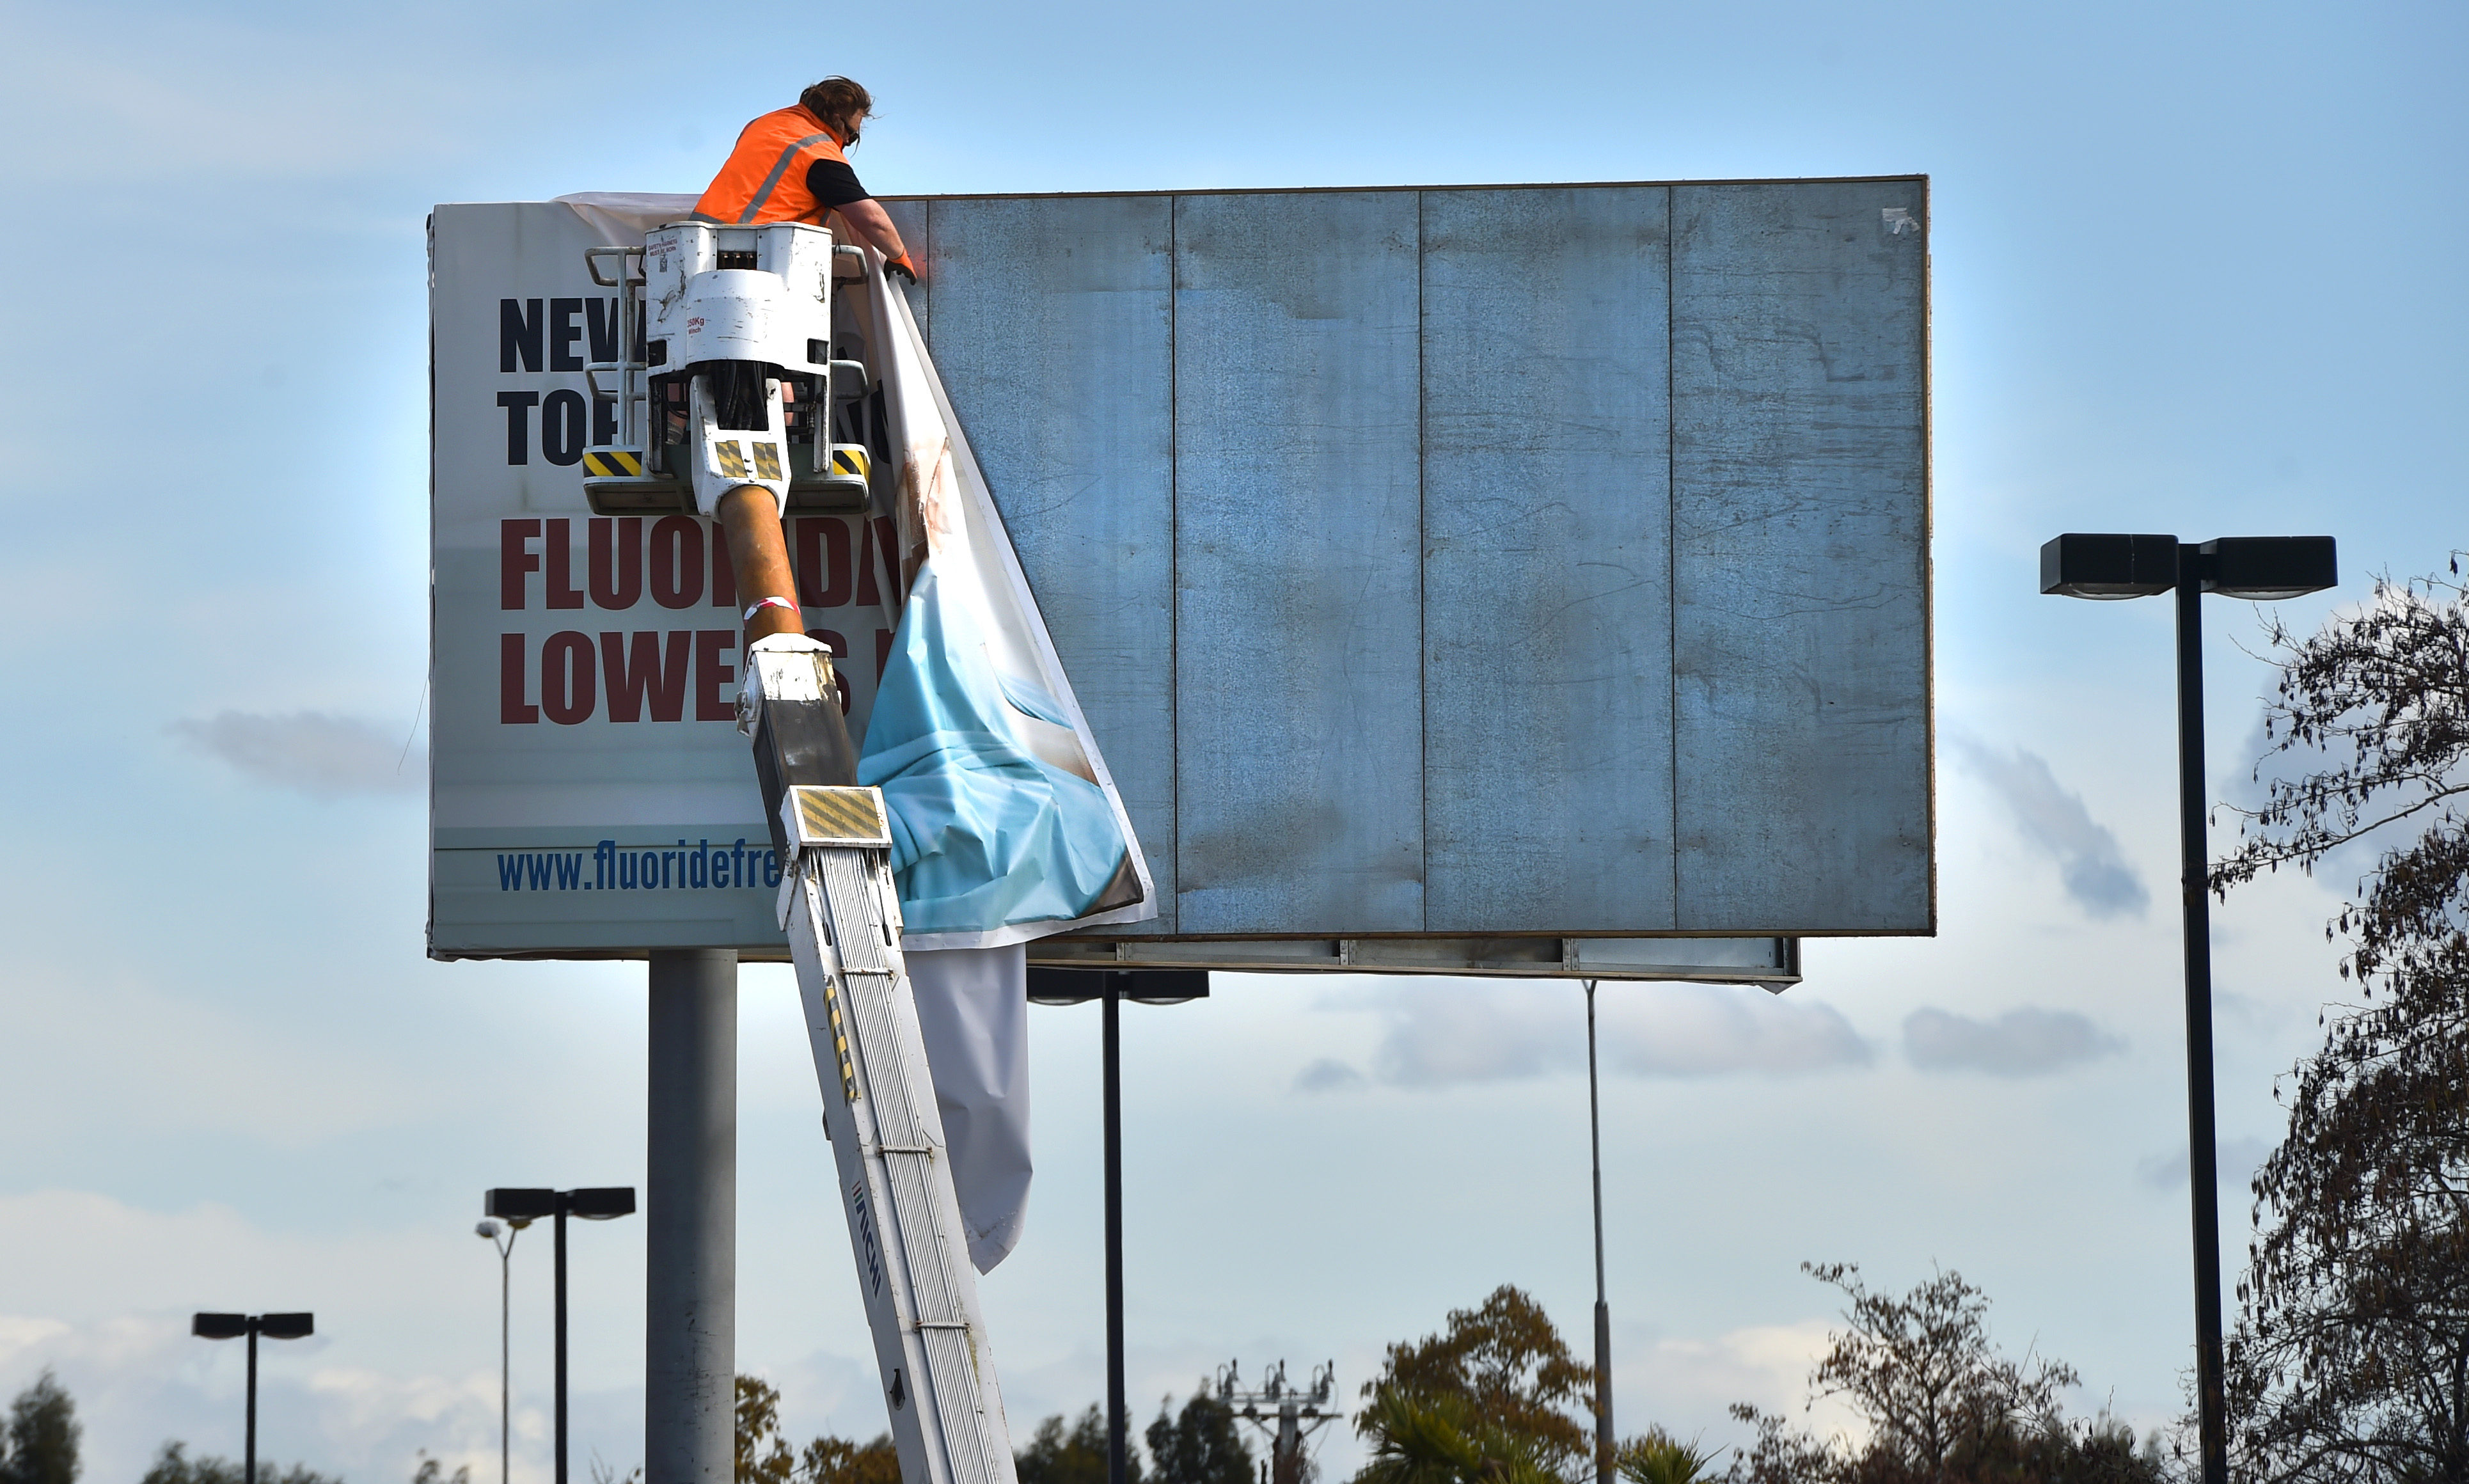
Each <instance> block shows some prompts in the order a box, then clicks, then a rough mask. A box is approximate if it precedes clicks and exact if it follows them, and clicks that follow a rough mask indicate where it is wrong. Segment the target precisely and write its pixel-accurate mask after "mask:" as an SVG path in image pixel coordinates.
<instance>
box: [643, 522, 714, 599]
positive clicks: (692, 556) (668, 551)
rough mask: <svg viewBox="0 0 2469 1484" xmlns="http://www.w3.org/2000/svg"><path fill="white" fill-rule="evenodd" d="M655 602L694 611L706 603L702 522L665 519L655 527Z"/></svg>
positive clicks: (653, 556)
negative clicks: (697, 605)
mask: <svg viewBox="0 0 2469 1484" xmlns="http://www.w3.org/2000/svg"><path fill="white" fill-rule="evenodd" d="M652 601H653V602H655V603H658V604H659V605H660V606H661V607H662V608H692V607H694V606H695V605H696V604H697V603H700V602H702V601H703V522H701V521H698V520H696V519H695V518H694V517H693V516H682V515H673V516H662V517H660V519H659V520H658V521H656V522H653V524H652Z"/></svg>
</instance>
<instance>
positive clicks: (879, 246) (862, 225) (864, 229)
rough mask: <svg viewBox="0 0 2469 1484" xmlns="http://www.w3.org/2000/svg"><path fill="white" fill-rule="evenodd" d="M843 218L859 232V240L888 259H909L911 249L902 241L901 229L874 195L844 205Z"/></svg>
mask: <svg viewBox="0 0 2469 1484" xmlns="http://www.w3.org/2000/svg"><path fill="white" fill-rule="evenodd" d="M841 220H843V221H846V222H847V223H848V224H849V230H850V231H852V232H854V233H856V234H857V237H858V241H860V242H862V243H865V244H866V245H867V246H868V247H871V248H873V249H874V250H875V251H877V252H879V253H881V254H883V255H884V257H886V258H887V259H888V260H890V261H891V262H893V263H906V262H908V261H909V249H908V248H906V247H904V246H902V245H901V243H900V229H899V228H898V227H895V226H893V225H892V224H891V213H889V212H888V211H885V210H884V209H883V207H882V206H881V205H879V204H877V203H876V201H875V199H874V197H870V196H869V197H865V199H864V200H856V201H849V202H847V203H846V204H844V205H842V207H841ZM912 271H914V270H913V269H912Z"/></svg>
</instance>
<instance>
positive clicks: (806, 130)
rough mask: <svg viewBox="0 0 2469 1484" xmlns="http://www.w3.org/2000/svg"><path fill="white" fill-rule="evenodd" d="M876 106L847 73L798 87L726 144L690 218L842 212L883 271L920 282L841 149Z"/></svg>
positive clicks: (851, 144)
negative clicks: (879, 257) (791, 99)
mask: <svg viewBox="0 0 2469 1484" xmlns="http://www.w3.org/2000/svg"><path fill="white" fill-rule="evenodd" d="M873 114H874V99H873V98H872V96H870V95H869V94H868V93H867V92H866V90H865V88H863V87H860V86H859V85H858V84H857V83H855V82H852V81H849V80H848V79H846V78H825V79H823V81H820V82H818V83H816V84H815V85H814V86H812V87H810V88H808V89H806V90H805V91H804V92H803V93H800V94H798V95H797V102H796V106H794V107H789V108H781V109H777V110H775V111H773V112H771V113H767V114H765V115H763V117H761V118H759V119H756V120H755V121H754V122H753V123H751V124H749V125H747V126H746V128H745V129H744V130H743V131H742V132H740V133H739V134H738V136H737V148H735V149H733V150H731V151H729V152H728V163H727V164H725V165H723V166H721V167H720V174H717V175H714V176H712V177H711V184H710V185H708V186H706V187H704V193H703V198H702V199H701V200H699V201H697V202H695V209H694V220H697V221H717V222H722V223H724V224H727V225H729V226H746V225H750V224H751V223H755V222H762V221H811V222H814V223H817V224H818V225H819V224H820V223H821V222H822V220H823V217H824V214H825V213H828V212H838V213H840V217H841V220H842V222H843V223H845V224H846V226H847V232H846V233H845V234H844V235H845V236H848V237H853V238H855V239H856V240H857V241H859V242H861V243H865V244H866V245H867V246H869V247H872V248H873V249H874V250H875V251H877V252H879V253H882V254H883V257H884V265H883V267H884V271H885V272H887V273H896V274H898V275H899V276H900V277H902V278H904V279H906V280H908V281H909V282H910V283H912V284H913V283H915V282H917V267H916V265H914V264H912V263H911V262H910V261H909V249H908V248H906V247H904V246H902V245H901V243H900V230H899V228H897V227H895V226H893V225H892V224H891V216H890V214H889V213H888V212H886V211H885V210H884V209H883V207H882V206H881V205H880V204H878V203H877V202H876V201H875V199H874V197H870V196H868V195H866V194H865V187H864V186H862V185H860V184H858V180H857V172H855V171H853V170H851V169H849V163H848V155H847V154H846V153H844V152H843V151H848V150H853V149H856V148H857V140H858V133H859V131H860V130H861V129H863V128H865V121H866V120H867V119H869V118H871V117H872V116H873Z"/></svg>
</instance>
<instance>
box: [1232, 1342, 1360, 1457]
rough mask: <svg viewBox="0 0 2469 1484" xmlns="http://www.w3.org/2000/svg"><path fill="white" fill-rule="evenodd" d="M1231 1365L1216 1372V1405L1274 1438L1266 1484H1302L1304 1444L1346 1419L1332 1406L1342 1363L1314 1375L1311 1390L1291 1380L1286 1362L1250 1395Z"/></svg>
mask: <svg viewBox="0 0 2469 1484" xmlns="http://www.w3.org/2000/svg"><path fill="white" fill-rule="evenodd" d="M1235 1370H1236V1366H1235V1362H1234V1361H1232V1360H1229V1361H1228V1362H1226V1368H1225V1369H1224V1370H1221V1371H1219V1372H1218V1373H1217V1400H1218V1401H1219V1402H1220V1403H1223V1404H1224V1405H1225V1407H1226V1409H1227V1410H1228V1411H1231V1412H1233V1413H1234V1415H1235V1416H1236V1417H1239V1418H1241V1419H1242V1420H1243V1421H1245V1422H1247V1423H1250V1424H1251V1425H1252V1426H1255V1427H1258V1428H1259V1429H1260V1430H1261V1431H1263V1432H1265V1433H1267V1434H1268V1435H1269V1460H1268V1463H1267V1465H1266V1466H1265V1472H1266V1475H1267V1477H1266V1481H1265V1484H1303V1481H1304V1439H1306V1438H1308V1437H1310V1436H1311V1435H1312V1434H1313V1433H1315V1432H1317V1431H1319V1430H1320V1429H1321V1428H1322V1427H1323V1426H1327V1424H1329V1423H1331V1422H1334V1421H1336V1420H1337V1419H1338V1418H1340V1417H1342V1416H1344V1415H1345V1411H1344V1409H1343V1408H1341V1407H1338V1406H1336V1405H1334V1404H1332V1403H1333V1401H1334V1399H1335V1398H1336V1396H1337V1362H1336V1361H1334V1360H1331V1361H1327V1362H1326V1363H1325V1364H1322V1365H1320V1366H1318V1367H1316V1368H1314V1370H1313V1371H1312V1379H1311V1385H1310V1386H1308V1387H1297V1386H1296V1385H1295V1384H1294V1383H1293V1382H1292V1381H1289V1380H1286V1362H1284V1361H1283V1360H1281V1361H1279V1362H1278V1363H1277V1364H1276V1365H1274V1366H1272V1367H1270V1368H1269V1373H1268V1375H1267V1376H1266V1377H1265V1378H1263V1379H1262V1380H1261V1382H1260V1386H1259V1389H1258V1390H1257V1391H1246V1390H1244V1389H1242V1382H1241V1380H1240V1379H1239V1378H1238V1377H1237V1376H1236V1375H1235Z"/></svg>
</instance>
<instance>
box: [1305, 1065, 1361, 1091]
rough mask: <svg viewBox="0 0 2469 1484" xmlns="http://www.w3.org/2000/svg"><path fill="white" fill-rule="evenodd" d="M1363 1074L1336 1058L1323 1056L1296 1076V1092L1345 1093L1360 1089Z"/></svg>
mask: <svg viewBox="0 0 2469 1484" xmlns="http://www.w3.org/2000/svg"><path fill="white" fill-rule="evenodd" d="M1364 1081H1365V1078H1364V1076H1363V1074H1362V1073H1360V1072H1357V1071H1356V1070H1354V1068H1353V1067H1352V1066H1350V1065H1349V1064H1348V1063H1346V1062H1343V1061H1340V1060H1338V1059H1337V1058H1336V1057H1334V1056H1323V1057H1320V1058H1319V1059H1318V1060H1316V1061H1314V1062H1313V1063H1312V1064H1311V1065H1310V1066H1307V1067H1305V1068H1304V1069H1303V1070H1302V1071H1301V1072H1298V1073H1296V1074H1295V1091H1297V1092H1307V1093H1325V1092H1344V1091H1346V1090H1348V1089H1350V1088H1354V1087H1360V1086H1362V1085H1363V1084H1364Z"/></svg>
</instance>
